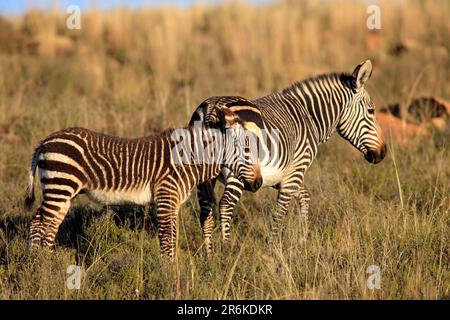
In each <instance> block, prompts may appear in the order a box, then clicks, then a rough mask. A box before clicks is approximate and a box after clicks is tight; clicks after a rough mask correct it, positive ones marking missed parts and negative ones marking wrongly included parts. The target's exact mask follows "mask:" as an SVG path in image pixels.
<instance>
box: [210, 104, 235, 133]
mask: <svg viewBox="0 0 450 320" xmlns="http://www.w3.org/2000/svg"><path fill="white" fill-rule="evenodd" d="M214 111H215V112H216V114H217V118H218V122H219V123H221V124H222V125H223V126H224V127H225V128H227V129H228V128H231V127H233V126H234V125H235V124H236V123H238V122H239V117H238V116H237V115H236V114H235V113H234V112H233V111H231V110H230V109H229V108H227V107H215V108H214Z"/></svg>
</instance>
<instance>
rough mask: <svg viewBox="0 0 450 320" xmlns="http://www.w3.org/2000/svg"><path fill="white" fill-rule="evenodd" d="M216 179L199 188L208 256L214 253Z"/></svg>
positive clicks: (201, 219)
mask: <svg viewBox="0 0 450 320" xmlns="http://www.w3.org/2000/svg"><path fill="white" fill-rule="evenodd" d="M215 185H216V179H213V180H210V181H207V182H204V183H201V184H199V185H198V187H197V195H198V202H199V204H200V225H201V226H202V232H203V239H204V243H205V248H206V255H207V256H210V254H211V252H212V242H211V236H212V232H213V230H214V217H213V207H214V205H215V203H216V198H215V194H214V186H215Z"/></svg>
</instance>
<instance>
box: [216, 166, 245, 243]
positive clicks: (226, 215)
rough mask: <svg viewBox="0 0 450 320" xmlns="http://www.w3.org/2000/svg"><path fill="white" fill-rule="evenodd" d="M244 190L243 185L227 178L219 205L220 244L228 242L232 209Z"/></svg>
mask: <svg viewBox="0 0 450 320" xmlns="http://www.w3.org/2000/svg"><path fill="white" fill-rule="evenodd" d="M243 190H244V184H243V183H242V182H241V181H240V180H239V179H236V178H235V177H234V176H232V175H231V174H230V175H229V176H228V177H227V180H226V185H225V190H224V192H223V195H222V199H220V203H219V215H220V226H221V231H222V242H223V243H224V244H226V243H227V242H229V240H230V229H231V228H230V224H231V217H232V215H233V211H234V208H235V206H236V204H237V203H238V202H239V199H240V198H241V196H242V191H243Z"/></svg>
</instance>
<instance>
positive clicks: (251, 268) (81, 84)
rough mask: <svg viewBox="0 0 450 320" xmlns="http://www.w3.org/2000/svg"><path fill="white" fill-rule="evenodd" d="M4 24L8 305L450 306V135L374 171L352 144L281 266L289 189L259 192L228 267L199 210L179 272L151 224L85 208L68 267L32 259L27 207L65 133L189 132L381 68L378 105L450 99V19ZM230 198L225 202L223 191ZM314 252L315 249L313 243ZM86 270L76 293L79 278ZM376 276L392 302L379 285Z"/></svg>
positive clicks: (183, 218)
mask: <svg viewBox="0 0 450 320" xmlns="http://www.w3.org/2000/svg"><path fill="white" fill-rule="evenodd" d="M317 3H318V2H313V1H304V2H300V1H283V2H281V3H279V4H272V5H264V6H251V5H246V4H242V3H227V4H225V5H219V6H201V5H197V6H194V7H190V8H185V9H179V8H160V9H145V10H136V11H133V10H130V9H117V10H112V11H106V12H99V11H96V10H95V9H91V10H89V11H86V12H83V13H82V29H81V30H72V31H71V30H67V29H66V28H65V20H64V19H65V16H64V14H62V13H58V12H45V13H44V12H39V11H29V12H28V13H27V14H26V15H24V16H21V17H3V18H0V180H1V181H2V184H1V185H0V298H1V299H104V298H111V299H266V298H267V299H318V298H325V299H420V298H422V299H449V298H450V292H449V287H450V268H449V243H450V239H449V238H450V227H449V221H450V219H449V218H450V200H449V193H450V184H449V182H450V150H449V147H448V146H449V137H450V129H449V128H448V127H447V129H444V130H443V131H439V132H438V131H432V133H433V134H432V137H431V138H430V139H420V138H417V139H413V140H411V141H410V142H409V144H407V145H404V144H399V143H397V142H396V141H393V140H392V139H390V137H389V133H388V132H386V133H385V135H386V137H387V142H388V144H389V150H388V156H387V157H386V159H385V160H384V161H383V162H381V163H380V164H378V165H376V166H374V165H370V164H369V163H367V162H366V161H365V160H364V159H363V157H362V155H360V154H358V153H357V152H356V151H355V152H353V150H352V147H351V146H350V145H349V144H348V143H347V142H345V141H343V140H342V139H341V138H339V137H335V138H332V139H331V140H330V141H329V142H327V143H326V144H325V145H324V146H322V148H321V149H320V153H319V156H318V158H317V159H316V161H315V162H314V164H313V165H312V167H311V169H310V171H309V172H308V173H307V175H306V184H307V186H308V188H309V190H310V192H311V195H312V200H311V209H310V216H309V219H308V221H305V220H304V219H303V218H301V217H299V215H298V214H297V213H298V212H299V208H298V207H297V206H296V205H293V206H292V207H291V209H290V214H289V217H288V218H287V219H286V221H285V227H284V229H285V233H284V236H283V247H282V250H275V251H274V252H270V251H269V250H268V247H267V245H266V235H267V234H268V224H269V219H270V211H271V210H272V209H273V208H274V205H275V196H276V194H275V192H274V190H269V189H264V190H262V191H260V192H258V193H256V194H247V193H246V194H245V195H244V197H243V199H242V200H241V203H240V204H239V206H238V208H237V210H236V211H237V212H236V216H235V218H234V219H233V225H232V230H233V233H232V240H231V244H230V246H229V247H228V248H226V249H225V250H223V251H222V249H221V243H220V233H219V230H216V232H215V234H214V235H215V237H214V254H213V256H212V257H211V258H210V259H209V260H207V259H205V257H204V252H203V247H202V237H201V232H200V225H199V222H198V205H197V203H196V197H195V196H192V197H191V199H190V200H189V201H188V202H187V203H186V204H185V205H184V207H183V209H182V210H181V213H180V230H179V244H178V249H177V257H176V259H175V262H174V264H173V265H170V264H169V263H168V262H167V261H165V259H164V258H161V257H160V256H159V244H158V239H157V236H156V226H155V223H154V219H153V218H152V210H151V208H141V207H109V208H103V207H101V206H97V205H95V204H93V203H92V202H89V201H88V200H87V199H86V198H84V197H83V196H80V197H79V199H77V200H76V201H75V203H74V205H73V207H72V209H71V211H70V212H69V214H68V216H67V218H66V220H65V222H64V223H63V225H62V227H61V230H60V233H59V235H58V246H57V249H56V251H55V252H53V253H49V252H46V251H40V252H30V250H29V248H28V242H27V237H28V228H29V225H30V220H31V214H32V213H31V212H30V213H29V212H26V211H24V209H23V207H22V199H23V195H24V191H25V187H26V174H27V170H28V168H29V165H30V160H31V155H32V150H33V148H34V146H35V145H36V144H37V143H38V141H39V140H40V139H41V138H43V137H45V136H46V135H48V134H49V133H51V132H53V131H56V130H59V129H62V128H65V127H69V126H84V127H87V128H90V129H94V130H97V131H102V132H105V133H109V134H118V135H124V136H129V137H137V136H142V135H148V134H151V133H155V132H158V131H160V130H162V129H164V128H166V127H169V126H173V127H182V126H185V125H186V124H187V122H188V120H189V117H190V114H191V113H192V111H193V110H194V109H195V108H196V107H197V105H198V104H199V103H200V102H201V101H203V100H204V99H206V98H207V97H209V96H211V95H227V94H232V95H242V96H245V97H248V98H255V97H258V96H262V95H264V94H267V93H269V92H272V91H277V90H279V89H282V88H283V87H286V86H288V85H289V84H290V83H291V82H293V81H295V80H301V79H303V78H305V77H309V76H312V75H316V74H320V73H324V72H332V71H347V72H351V71H352V70H353V68H354V67H355V66H356V65H357V64H358V63H359V62H361V61H363V60H365V59H366V58H370V59H372V61H373V64H374V73H373V75H372V78H371V79H370V81H369V83H368V90H369V92H370V93H371V94H372V97H373V98H374V101H375V103H376V105H377V106H382V105H386V104H388V103H392V102H398V101H400V102H402V103H403V104H404V105H406V104H407V103H408V101H410V99H411V98H412V97H415V96H421V95H429V96H438V97H441V98H444V99H447V100H449V99H450V23H449V21H450V6H449V4H448V2H445V1H399V2H391V1H389V2H387V1H385V2H382V5H381V14H382V29H381V30H379V31H377V32H373V31H370V30H368V29H367V28H366V19H367V16H368V15H367V13H366V6H365V5H363V2H362V1H361V2H358V1H345V2H343V1H336V2H335V1H332V2H331V1H330V2H321V3H322V4H317ZM219 191H221V190H218V192H219ZM305 236H306V241H305V240H304V237H305ZM74 264H76V265H79V266H81V267H82V268H83V270H84V272H83V277H82V281H81V288H80V289H79V290H69V289H68V288H67V286H66V279H67V277H68V274H67V273H66V270H67V267H68V266H69V265H74ZM370 265H377V266H379V267H380V271H381V287H380V289H375V290H370V289H368V287H367V284H366V282H367V279H368V277H369V274H367V273H366V270H367V268H368V267H369V266H370Z"/></svg>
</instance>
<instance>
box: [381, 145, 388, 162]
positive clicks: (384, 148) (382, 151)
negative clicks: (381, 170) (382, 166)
mask: <svg viewBox="0 0 450 320" xmlns="http://www.w3.org/2000/svg"><path fill="white" fill-rule="evenodd" d="M386 151H387V148H386V144H383V147H381V152H380V158H381V159H380V160H382V159H384V157H385V156H386Z"/></svg>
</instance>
